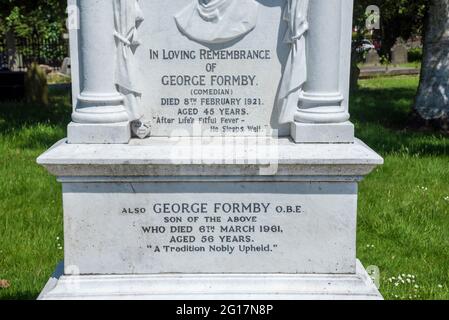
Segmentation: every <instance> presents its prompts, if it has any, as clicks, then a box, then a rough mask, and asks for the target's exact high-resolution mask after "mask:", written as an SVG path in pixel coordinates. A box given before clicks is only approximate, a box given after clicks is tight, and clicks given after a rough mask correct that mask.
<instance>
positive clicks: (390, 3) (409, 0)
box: [354, 0, 429, 55]
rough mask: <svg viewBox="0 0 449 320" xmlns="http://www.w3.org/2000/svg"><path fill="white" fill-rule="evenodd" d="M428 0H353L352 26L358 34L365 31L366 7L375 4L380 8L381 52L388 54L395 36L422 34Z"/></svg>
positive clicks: (403, 36)
mask: <svg viewBox="0 0 449 320" xmlns="http://www.w3.org/2000/svg"><path fill="white" fill-rule="evenodd" d="M428 4H429V0H355V1H354V26H356V27H357V28H358V30H359V36H363V34H364V32H365V31H366V27H365V24H366V18H367V16H366V14H365V11H366V8H367V7H368V6H370V5H376V6H378V7H379V9H380V30H378V31H377V33H378V34H377V35H378V36H379V37H380V38H381V39H382V54H384V55H389V53H390V50H391V48H392V47H393V45H394V44H395V42H396V39H397V38H399V37H400V38H403V39H405V40H406V39H409V38H410V36H412V35H422V34H423V32H424V28H423V25H424V20H425V18H426V11H427V8H428Z"/></svg>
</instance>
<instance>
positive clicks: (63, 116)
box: [0, 89, 72, 148]
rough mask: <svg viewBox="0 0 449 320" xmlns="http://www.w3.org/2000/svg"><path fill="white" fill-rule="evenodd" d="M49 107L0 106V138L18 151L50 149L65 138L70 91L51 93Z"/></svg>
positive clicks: (52, 91)
mask: <svg viewBox="0 0 449 320" xmlns="http://www.w3.org/2000/svg"><path fill="white" fill-rule="evenodd" d="M49 96H50V103H49V105H48V106H43V105H35V104H30V103H26V102H14V101H11V102H2V103H0V135H2V136H4V137H6V138H7V139H8V140H9V141H11V142H13V143H14V144H15V145H17V146H18V147H21V148H38V147H49V146H51V145H52V144H53V143H55V142H56V141H58V140H59V139H61V138H62V137H64V136H65V132H66V126H67V124H68V123H69V122H70V114H71V112H72V107H71V103H70V91H68V90H66V89H50V92H49Z"/></svg>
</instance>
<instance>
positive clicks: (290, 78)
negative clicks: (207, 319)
mask: <svg viewBox="0 0 449 320" xmlns="http://www.w3.org/2000/svg"><path fill="white" fill-rule="evenodd" d="M70 4H71V9H72V10H71V11H70V10H69V12H75V13H77V14H79V17H77V18H75V19H74V21H79V22H80V25H79V29H77V28H73V30H71V33H70V35H71V40H70V41H71V51H72V52H71V57H72V60H73V62H72V72H73V75H72V79H74V81H73V93H74V96H75V99H74V111H73V116H72V123H70V124H69V127H68V137H67V139H64V140H62V141H60V142H58V143H57V144H56V145H55V146H53V147H52V148H51V149H50V150H48V151H47V152H46V153H45V154H43V155H42V156H41V157H39V159H38V163H39V164H41V165H43V166H45V167H46V168H47V169H48V170H49V172H50V173H52V174H53V175H55V176H57V177H58V180H59V181H60V182H61V183H62V188H63V202H64V242H65V246H64V250H65V258H64V263H63V264H61V267H60V268H59V269H58V270H59V272H56V273H55V275H54V276H53V277H52V278H51V279H50V281H49V282H48V284H47V286H46V287H45V288H44V290H43V292H42V294H41V296H40V298H41V299H108V298H113V299H134V298H137V299H215V298H221V299H278V298H281V299H380V298H381V296H380V294H379V292H378V290H377V288H376V287H375V285H374V284H373V282H372V281H371V279H370V278H369V276H368V275H367V273H366V271H365V269H364V267H363V266H362V264H361V263H360V262H359V261H358V260H357V259H356V216H357V184H358V182H359V181H360V180H361V179H362V178H363V177H364V176H366V175H367V174H369V173H370V172H371V171H372V170H373V169H374V168H375V167H376V166H377V165H380V164H382V162H383V160H382V158H381V157H379V156H378V155H377V154H376V153H375V152H374V151H372V150H371V149H370V148H369V147H367V146H366V145H365V144H363V143H362V142H361V141H359V140H358V139H356V138H354V126H353V125H352V124H351V122H350V121H349V112H348V101H349V96H348V92H349V73H350V59H351V54H350V53H351V29H352V26H351V22H352V9H353V8H352V6H353V1H352V0H332V1H329V0H313V1H308V0H269V1H268V0H170V1H160V0H145V1H137V0H113V1H111V0H96V1H90V0H78V1H76V0H71V1H70Z"/></svg>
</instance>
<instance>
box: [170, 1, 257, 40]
mask: <svg viewBox="0 0 449 320" xmlns="http://www.w3.org/2000/svg"><path fill="white" fill-rule="evenodd" d="M258 7H259V3H257V2H256V1H255V0H192V2H191V3H190V4H189V5H188V6H187V7H185V8H184V9H182V11H181V12H179V13H178V14H177V15H176V16H175V21H176V24H177V25H178V28H179V30H180V31H181V32H182V33H183V34H184V35H185V36H187V37H188V38H190V39H192V40H195V41H198V42H203V43H225V42H228V41H231V40H234V39H236V38H238V37H240V36H243V35H245V34H247V33H249V32H250V31H252V30H253V29H254V28H255V27H256V23H257V10H258Z"/></svg>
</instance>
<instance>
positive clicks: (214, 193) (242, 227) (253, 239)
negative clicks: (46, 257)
mask: <svg viewBox="0 0 449 320" xmlns="http://www.w3.org/2000/svg"><path fill="white" fill-rule="evenodd" d="M64 188H65V193H64V205H65V206H70V207H71V208H72V210H71V211H67V212H69V214H68V215H67V216H66V221H65V227H66V240H69V241H66V243H67V244H70V245H69V246H68V247H67V246H66V248H65V252H66V264H67V265H68V266H76V268H75V270H77V269H79V270H80V272H81V273H86V274H96V273H106V274H127V273H138V274H153V273H179V272H181V273H277V272H283V273H349V272H353V271H354V268H355V266H354V261H355V258H354V257H355V249H354V248H355V236H354V235H355V223H353V222H350V221H354V220H355V219H350V218H349V217H347V215H348V213H351V212H355V211H353V210H352V209H351V208H355V206H356V194H355V188H356V187H355V185H349V186H348V185H347V184H338V183H314V184H293V183H215V184H213V185H212V184H210V183H177V184H172V183H154V184H150V183H148V184H147V183H137V184H136V183H133V184H66V185H65V186H64ZM168 190H170V191H171V193H169V192H167V191H168ZM87 199H90V200H89V201H87ZM81 234H82V237H81V236H80V235H81ZM273 262H275V263H273ZM71 269H74V268H73V267H72V268H71Z"/></svg>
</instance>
